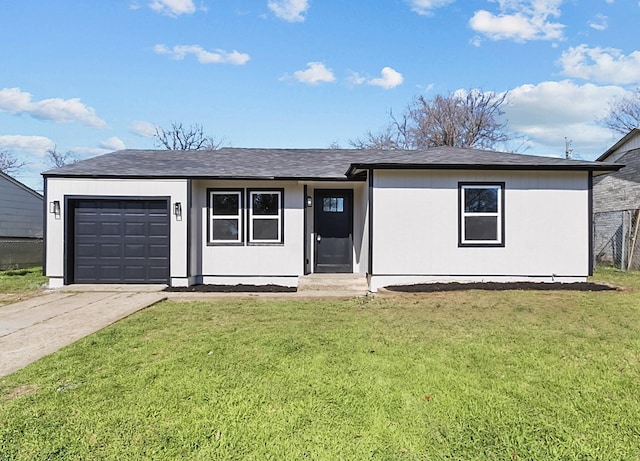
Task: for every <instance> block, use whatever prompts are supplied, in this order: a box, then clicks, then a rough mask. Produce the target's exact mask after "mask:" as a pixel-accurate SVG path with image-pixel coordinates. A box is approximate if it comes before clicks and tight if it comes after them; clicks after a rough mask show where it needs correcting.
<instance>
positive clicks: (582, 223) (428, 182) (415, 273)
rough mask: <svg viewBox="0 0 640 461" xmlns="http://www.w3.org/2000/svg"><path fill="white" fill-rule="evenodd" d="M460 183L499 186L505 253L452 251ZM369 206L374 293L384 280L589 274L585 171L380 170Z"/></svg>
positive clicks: (580, 276)
mask: <svg viewBox="0 0 640 461" xmlns="http://www.w3.org/2000/svg"><path fill="white" fill-rule="evenodd" d="M460 181H462V182H475V181H478V182H504V183H505V208H504V218H505V235H504V239H505V246H504V247H498V248H490V247H480V248H464V247H463V248H460V247H458V212H459V207H458V183H459V182H460ZM373 203H374V210H373V228H374V235H373V268H374V270H373V275H374V277H377V278H378V279H379V281H378V282H376V281H375V280H374V281H372V284H373V288H374V289H375V287H376V286H378V287H379V286H382V285H380V284H379V283H386V279H384V276H406V277H407V281H409V280H411V283H416V282H417V281H419V280H425V281H426V280H428V281H433V280H443V281H445V280H486V281H490V280H497V281H504V280H505V279H511V280H516V279H519V278H525V279H526V278H530V277H538V278H541V279H549V280H552V279H558V278H563V277H569V278H578V279H584V278H586V276H587V275H588V273H589V245H588V242H589V232H590V230H589V210H588V173H587V172H549V171H545V172H541V173H537V172H490V171H487V172H482V171H460V170H458V171H446V170H422V171H390V170H389V171H382V170H379V171H376V172H375V187H374V191H373ZM380 277H382V278H380ZM383 279H384V280H383ZM389 280H391V279H389Z"/></svg>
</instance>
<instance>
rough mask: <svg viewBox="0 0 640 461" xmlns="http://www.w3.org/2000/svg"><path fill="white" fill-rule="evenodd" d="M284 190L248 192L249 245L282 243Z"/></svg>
mask: <svg viewBox="0 0 640 461" xmlns="http://www.w3.org/2000/svg"><path fill="white" fill-rule="evenodd" d="M283 195H284V191H283V190H282V189H260V190H257V189H256V190H251V189H250V190H249V191H248V192H247V197H248V198H247V202H248V216H249V217H248V220H247V221H248V231H249V240H248V241H249V243H282V242H283V241H284V240H283V237H284V236H283V228H284V222H283V214H282V204H283V202H282V200H283Z"/></svg>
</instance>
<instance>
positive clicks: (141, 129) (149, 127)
mask: <svg viewBox="0 0 640 461" xmlns="http://www.w3.org/2000/svg"><path fill="white" fill-rule="evenodd" d="M129 131H131V132H132V133H133V134H136V135H138V136H141V137H143V138H153V137H154V136H155V134H156V127H155V125H153V124H151V123H149V122H144V121H142V120H135V121H134V122H133V123H132V124H131V126H130V127H129Z"/></svg>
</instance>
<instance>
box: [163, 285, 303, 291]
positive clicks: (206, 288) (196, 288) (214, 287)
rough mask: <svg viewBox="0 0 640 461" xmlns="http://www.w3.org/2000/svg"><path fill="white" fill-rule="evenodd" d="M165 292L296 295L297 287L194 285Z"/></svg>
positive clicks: (172, 288) (169, 288)
mask: <svg viewBox="0 0 640 461" xmlns="http://www.w3.org/2000/svg"><path fill="white" fill-rule="evenodd" d="M164 291H171V292H178V293H295V292H296V291H297V289H296V288H295V287H285V286H282V285H243V284H239V285H192V286H190V287H168V288H165V289H164Z"/></svg>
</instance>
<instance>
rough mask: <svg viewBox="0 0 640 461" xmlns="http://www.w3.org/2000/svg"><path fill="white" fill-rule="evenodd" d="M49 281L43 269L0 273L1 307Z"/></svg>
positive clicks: (42, 286)
mask: <svg viewBox="0 0 640 461" xmlns="http://www.w3.org/2000/svg"><path fill="white" fill-rule="evenodd" d="M47 281H48V278H47V277H45V276H44V275H42V267H32V268H29V269H12V270H6V271H0V306H1V305H3V304H6V303H8V302H15V301H17V300H19V299H21V298H23V297H25V296H29V295H33V294H36V293H37V292H38V291H40V290H42V289H43V288H44V287H45V286H46V283H47ZM0 459H2V458H0Z"/></svg>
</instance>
